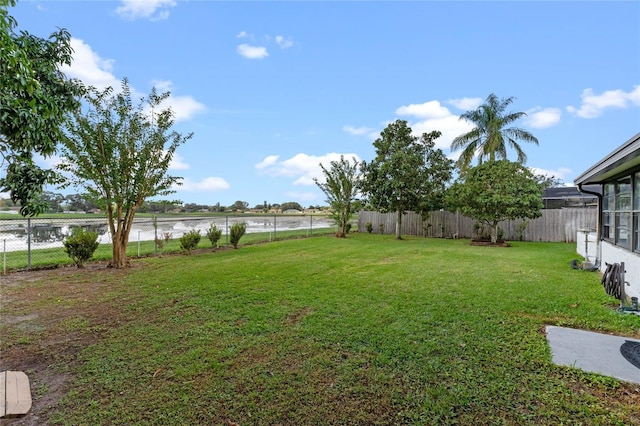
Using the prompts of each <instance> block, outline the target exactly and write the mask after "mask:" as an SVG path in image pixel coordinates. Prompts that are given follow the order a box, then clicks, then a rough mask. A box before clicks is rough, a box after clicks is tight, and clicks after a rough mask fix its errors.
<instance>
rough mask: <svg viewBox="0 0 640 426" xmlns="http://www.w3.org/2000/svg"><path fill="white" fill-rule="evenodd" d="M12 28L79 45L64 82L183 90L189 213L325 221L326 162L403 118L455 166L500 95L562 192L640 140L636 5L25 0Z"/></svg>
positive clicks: (367, 153) (538, 163)
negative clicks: (316, 208)
mask: <svg viewBox="0 0 640 426" xmlns="http://www.w3.org/2000/svg"><path fill="white" fill-rule="evenodd" d="M10 13H11V14H12V15H13V16H14V17H15V18H16V19H17V21H18V29H23V30H26V31H29V32H31V33H33V34H36V35H39V36H47V35H48V34H49V33H51V32H52V31H54V30H55V29H56V27H61V28H66V29H67V30H69V32H70V33H71V35H72V37H73V47H74V49H75V54H74V63H73V65H72V66H71V67H70V68H65V70H64V71H65V73H66V74H67V75H68V76H70V77H74V78H80V79H82V80H83V81H84V82H85V83H86V84H92V85H95V86H97V87H105V86H107V85H112V86H116V87H117V86H119V84H120V80H121V79H122V78H123V77H127V78H129V81H130V84H131V86H132V87H133V88H134V89H135V91H136V92H137V93H139V94H140V95H144V94H147V93H149V91H150V89H151V88H152V87H153V86H156V87H157V88H159V89H168V90H170V91H171V93H172V97H171V99H170V104H171V106H172V108H173V109H174V111H175V112H176V118H177V123H176V130H178V131H181V132H184V133H188V132H194V137H193V139H191V140H190V141H188V142H187V143H186V144H185V145H183V146H181V147H180V148H179V149H178V152H177V154H178V156H177V157H176V158H175V161H174V165H173V168H172V170H171V174H173V175H177V176H182V177H183V178H184V184H183V186H182V187H180V188H179V189H178V191H177V192H176V194H174V195H173V196H171V197H170V198H171V199H180V200H182V201H183V202H185V203H198V204H208V205H213V204H215V203H217V202H220V203H221V204H223V205H230V204H232V203H233V202H234V201H236V200H242V201H247V202H249V204H250V206H254V205H256V204H259V203H263V202H264V201H267V202H269V203H282V202H285V201H297V202H299V203H301V204H302V205H304V206H307V205H310V204H314V205H315V204H325V202H324V200H325V196H324V194H323V193H322V192H321V191H320V190H319V189H318V188H317V186H316V185H315V184H314V183H313V178H314V177H321V176H322V173H321V171H320V168H319V163H323V164H325V165H327V166H328V163H329V161H330V160H333V159H337V158H339V156H340V154H344V155H345V156H346V157H352V156H355V157H356V158H357V159H359V160H367V161H368V160H371V159H373V157H374V155H375V151H374V148H373V145H372V143H373V140H374V139H375V138H376V137H377V136H378V135H379V133H380V131H382V129H383V128H384V127H385V126H386V125H387V124H388V123H389V122H392V121H394V120H395V119H398V118H400V119H404V120H407V121H408V122H409V124H410V125H411V126H412V128H413V129H414V131H415V132H416V133H417V134H420V133H422V132H427V131H432V130H439V131H441V132H442V133H443V136H442V137H441V138H440V139H438V140H437V144H438V145H437V146H438V147H440V148H442V149H443V150H444V152H445V153H446V154H447V155H448V156H450V157H451V158H457V155H458V153H455V152H450V150H449V145H450V143H451V140H452V139H453V138H454V137H456V136H458V135H460V134H462V133H465V132H466V131H468V130H470V128H471V127H470V126H469V124H468V123H466V122H464V121H461V120H459V119H458V117H459V115H460V114H462V113H463V112H465V111H466V110H469V109H473V108H475V107H477V106H478V105H479V104H480V103H481V102H482V101H483V100H484V99H486V97H487V96H488V95H489V94H490V93H495V94H496V95H497V96H499V97H509V96H513V97H515V98H516V100H515V101H514V102H513V104H512V105H511V111H514V112H516V111H524V112H526V113H527V114H528V115H527V117H526V118H525V119H523V120H521V121H519V122H517V123H516V125H517V126H518V127H522V128H525V129H527V130H529V131H530V132H531V133H533V134H534V135H535V136H536V137H537V138H538V140H539V141H540V144H539V146H535V145H530V144H527V143H524V142H523V144H522V146H523V148H524V150H525V152H526V153H527V156H528V161H527V163H526V164H527V166H529V167H531V168H534V169H536V171H538V172H544V173H547V174H551V175H554V176H555V177H557V178H559V179H561V180H563V181H564V182H567V183H571V182H572V181H573V179H574V178H575V177H576V176H578V175H579V174H580V173H582V172H583V171H585V170H586V169H587V168H589V167H590V166H591V165H593V164H594V163H595V162H597V161H598V160H600V159H601V158H602V157H604V156H605V155H607V154H608V153H609V152H611V151H613V150H614V149H615V148H616V147H618V146H619V145H621V144H622V143H624V142H625V141H626V140H628V139H629V138H630V137H632V136H633V135H635V134H636V133H637V132H639V131H640V2H637V1H633V2H573V1H572V2H518V1H513V2H479V1H476V2H455V1H454V2H429V1H425V2H417V1H415V2H414V1H412V2H360V1H358V2H337V1H328V2H303V1H281V2H267V1H264V2H258V1H256V2H243V1H239V2H213V1H180V0H148V1H143V0H126V1H125V0H123V1H119V2H116V1H113V2H112V1H64V2H63V1H37V0H35V1H31V0H22V1H19V3H18V5H17V6H16V7H15V8H12V9H11V11H10ZM510 159H512V160H515V155H514V154H513V153H511V157H510ZM49 161H52V160H51V159H50V160H49ZM53 161H55V158H54V159H53Z"/></svg>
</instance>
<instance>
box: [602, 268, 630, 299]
mask: <svg viewBox="0 0 640 426" xmlns="http://www.w3.org/2000/svg"><path fill="white" fill-rule="evenodd" d="M606 265H607V268H606V269H605V270H604V273H603V274H602V280H600V282H601V283H602V285H603V286H604V291H605V292H606V293H607V294H608V295H609V296H613V297H615V298H616V299H618V300H620V299H621V298H622V288H621V287H622V286H623V285H624V284H623V283H622V280H621V277H620V272H621V271H620V264H619V263H606Z"/></svg>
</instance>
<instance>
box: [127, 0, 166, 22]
mask: <svg viewBox="0 0 640 426" xmlns="http://www.w3.org/2000/svg"><path fill="white" fill-rule="evenodd" d="M120 3H121V6H119V7H118V8H117V9H116V13H117V14H118V16H120V17H121V18H123V19H127V20H129V21H134V20H136V19H138V18H146V19H149V20H151V21H160V20H163V19H167V18H168V17H169V10H168V9H169V8H170V7H174V6H175V5H177V4H178V3H177V2H176V1H175V0H121V1H120Z"/></svg>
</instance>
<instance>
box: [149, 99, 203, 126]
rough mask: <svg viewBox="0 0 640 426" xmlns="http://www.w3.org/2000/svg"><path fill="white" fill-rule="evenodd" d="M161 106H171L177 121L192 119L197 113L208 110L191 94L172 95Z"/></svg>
mask: <svg viewBox="0 0 640 426" xmlns="http://www.w3.org/2000/svg"><path fill="white" fill-rule="evenodd" d="M160 106H161V107H162V108H166V107H170V108H171V111H173V114H174V116H173V117H174V119H175V121H176V122H180V121H187V120H190V119H191V118H193V116H194V115H196V114H197V113H199V112H202V111H204V110H206V107H205V106H204V104H201V103H200V102H198V101H196V100H195V99H194V98H192V97H191V96H174V95H171V96H169V98H167V99H166V100H165V101H164V102H162V103H161V104H160Z"/></svg>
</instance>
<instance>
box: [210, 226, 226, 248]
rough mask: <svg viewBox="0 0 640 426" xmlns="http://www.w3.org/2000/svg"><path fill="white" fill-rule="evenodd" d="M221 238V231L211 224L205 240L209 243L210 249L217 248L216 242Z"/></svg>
mask: <svg viewBox="0 0 640 426" xmlns="http://www.w3.org/2000/svg"><path fill="white" fill-rule="evenodd" d="M221 237H222V229H219V228H218V227H217V226H216V224H215V223H213V222H211V224H210V225H209V229H207V238H208V239H209V241H211V247H214V248H215V247H218V241H220V238H221Z"/></svg>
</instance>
